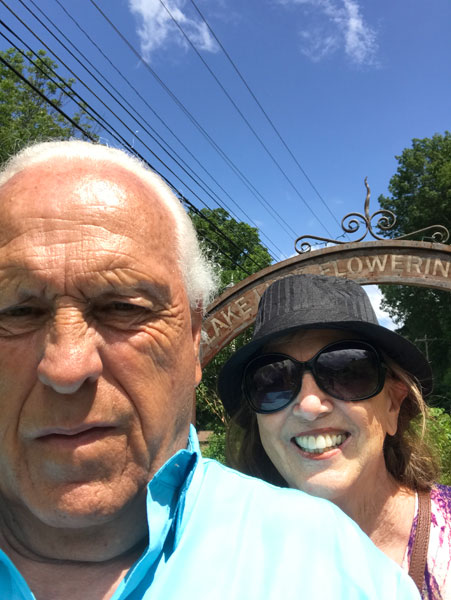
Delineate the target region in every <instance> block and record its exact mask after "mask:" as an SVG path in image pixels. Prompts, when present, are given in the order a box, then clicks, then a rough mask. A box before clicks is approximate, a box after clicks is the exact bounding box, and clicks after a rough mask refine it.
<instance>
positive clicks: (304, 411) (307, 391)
mask: <svg viewBox="0 0 451 600" xmlns="http://www.w3.org/2000/svg"><path fill="white" fill-rule="evenodd" d="M292 410H293V414H294V415H296V416H299V417H301V418H303V419H304V420H306V421H314V420H315V419H317V418H318V417H320V416H322V415H324V414H327V413H330V412H331V411H332V410H333V400H332V398H331V396H329V395H328V394H326V392H323V391H322V390H321V389H320V388H319V387H318V385H317V383H316V381H315V379H314V377H313V375H312V374H311V373H310V372H309V371H306V372H305V373H304V375H303V378H302V385H301V389H300V391H299V393H298V395H297V396H296V399H295V401H294V404H293V408H292Z"/></svg>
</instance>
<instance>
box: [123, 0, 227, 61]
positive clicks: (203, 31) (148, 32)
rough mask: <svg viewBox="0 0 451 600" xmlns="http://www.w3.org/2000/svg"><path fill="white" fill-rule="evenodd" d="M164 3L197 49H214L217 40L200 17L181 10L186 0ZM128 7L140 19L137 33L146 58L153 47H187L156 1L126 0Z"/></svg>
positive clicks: (208, 50) (162, 7) (167, 15)
mask: <svg viewBox="0 0 451 600" xmlns="http://www.w3.org/2000/svg"><path fill="white" fill-rule="evenodd" d="M164 4H165V6H166V7H167V8H168V10H169V12H170V13H171V15H172V16H173V17H174V19H175V20H176V21H177V22H178V23H179V25H180V26H181V27H182V28H183V30H184V31H185V33H186V35H187V36H188V38H189V40H190V41H191V42H192V44H194V46H195V47H196V48H197V49H198V50H204V51H207V52H216V51H217V49H218V48H217V45H216V42H215V41H214V39H213V37H212V36H211V35H210V33H209V31H208V28H207V26H206V24H205V23H204V22H203V21H201V20H200V19H194V18H190V17H188V16H187V15H186V14H185V12H184V11H183V8H184V6H185V4H186V0H165V2H164ZM128 6H129V9H130V11H131V12H132V14H134V15H135V16H136V17H137V18H138V21H139V25H138V28H137V32H138V36H139V40H140V44H141V52H142V54H143V56H144V58H145V59H146V60H149V59H150V56H151V54H152V52H154V51H155V50H157V49H159V48H162V47H165V46H169V45H171V44H176V45H178V46H181V47H182V48H187V47H188V43H187V41H186V39H185V37H184V36H183V34H182V32H181V31H180V30H179V28H178V27H177V25H176V24H175V23H174V21H173V19H172V18H171V15H170V14H169V13H168V11H167V10H166V9H165V7H164V6H163V4H162V3H161V2H160V1H159V0H128Z"/></svg>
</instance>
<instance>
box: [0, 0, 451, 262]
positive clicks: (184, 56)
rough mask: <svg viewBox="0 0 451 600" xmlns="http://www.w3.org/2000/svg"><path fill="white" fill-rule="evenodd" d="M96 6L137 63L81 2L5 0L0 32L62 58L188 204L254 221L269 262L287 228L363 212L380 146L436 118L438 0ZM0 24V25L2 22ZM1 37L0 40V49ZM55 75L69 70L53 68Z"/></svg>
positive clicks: (386, 167)
mask: <svg viewBox="0 0 451 600" xmlns="http://www.w3.org/2000/svg"><path fill="white" fill-rule="evenodd" d="M95 3H96V4H97V6H98V7H99V9H100V10H101V11H103V12H104V14H105V15H106V17H108V19H110V20H111V22H112V23H113V25H114V26H115V27H116V28H117V30H118V31H119V32H120V34H122V36H124V37H125V38H126V39H127V40H128V42H129V43H130V44H131V45H132V46H133V47H134V48H135V50H136V51H137V53H138V54H139V55H140V56H141V58H139V56H138V55H137V54H136V53H134V52H133V51H132V50H131V49H130V47H129V46H128V45H127V44H126V43H125V42H124V41H123V39H122V38H121V37H120V36H119V35H118V33H117V31H115V30H114V29H113V27H112V26H111V25H110V24H109V23H108V21H107V20H106V19H105V17H104V16H102V15H101V13H100V12H99V10H98V9H97V8H96V7H95V5H94V3H93V2H91V0H77V1H76V2H74V1H69V0H28V1H27V2H25V3H24V4H25V5H26V6H27V7H28V9H29V10H27V9H26V8H25V6H24V4H22V3H21V2H20V0H9V2H8V6H9V7H10V9H11V10H12V11H13V12H14V13H15V14H16V15H17V16H18V17H20V18H21V19H22V20H23V21H24V24H22V23H20V22H19V21H18V20H17V18H16V17H15V16H14V15H13V14H12V13H11V12H10V11H8V10H7V9H6V7H5V6H4V5H1V6H0V14H1V18H2V20H3V21H4V23H6V24H7V25H8V26H9V27H10V28H11V29H12V30H13V31H14V33H15V34H16V35H17V36H18V37H17V38H14V37H12V36H10V34H9V33H8V34H7V35H8V36H10V37H11V39H13V40H14V42H15V43H16V44H17V45H19V46H20V47H22V48H24V45H23V43H24V42H26V43H27V44H29V45H30V46H31V47H32V48H33V49H34V50H37V49H39V48H42V47H43V43H42V42H44V43H46V44H48V46H49V48H50V49H51V50H52V52H54V55H55V56H54V58H55V59H56V60H57V61H58V62H59V63H61V62H62V61H64V62H65V63H66V64H67V66H68V67H69V68H71V69H72V70H73V71H74V73H75V76H76V77H77V79H78V80H79V81H80V82H84V83H85V84H86V86H87V87H84V86H83V85H82V83H77V84H76V87H75V89H76V90H77V91H78V92H79V93H80V95H81V96H83V98H85V99H86V100H87V102H88V103H89V104H90V105H91V106H93V107H94V108H95V109H96V110H98V112H99V113H100V114H101V115H102V116H103V117H104V118H105V119H106V120H107V121H108V122H110V123H111V124H112V125H113V127H114V128H116V129H117V131H118V132H120V134H121V135H122V136H123V137H124V139H125V140H126V142H128V143H129V144H131V145H132V146H133V147H134V148H136V149H137V150H138V151H139V152H140V153H142V155H143V156H144V157H145V158H147V159H148V160H149V162H151V163H152V164H153V165H154V166H155V167H156V168H157V169H158V170H159V171H160V172H162V173H163V174H164V175H165V176H167V177H168V178H169V179H170V180H171V182H173V184H174V185H175V186H176V187H177V188H178V189H179V190H180V191H181V192H182V193H183V194H184V195H185V196H186V197H187V198H188V199H189V200H190V201H192V202H193V203H194V204H195V205H196V206H198V207H199V208H202V207H203V204H202V201H203V202H205V203H206V204H207V205H208V206H209V207H211V208H215V207H217V204H216V203H215V202H214V200H213V199H212V197H211V196H213V198H215V199H216V200H218V201H219V202H220V203H223V204H224V205H225V206H226V207H227V208H228V209H229V210H230V211H231V212H232V213H233V214H234V215H235V216H236V217H237V218H239V219H242V220H245V221H247V222H251V224H254V225H258V227H259V228H260V231H261V239H262V241H263V242H264V243H265V244H267V245H268V247H269V249H270V251H271V253H272V254H273V256H274V257H275V258H276V259H277V260H280V259H282V258H286V257H288V256H291V255H292V254H293V252H294V239H295V238H296V237H297V236H299V235H306V234H312V235H319V236H326V237H329V236H330V237H333V238H335V237H338V236H340V235H342V234H343V231H342V230H341V227H340V222H341V219H342V217H343V216H344V215H345V214H346V213H348V212H350V211H358V212H361V211H362V210H363V201H364V198H365V188H364V185H363V179H364V177H365V176H368V181H369V184H370V187H371V191H372V203H371V209H372V211H375V210H377V209H378V203H377V198H378V196H379V195H380V194H387V192H388V190H387V186H388V183H389V180H390V177H391V176H392V175H393V174H394V172H395V171H396V168H397V163H396V160H395V155H397V154H400V153H401V151H402V150H403V148H405V147H408V146H410V144H411V140H412V138H422V137H429V136H432V135H433V134H434V133H443V132H444V131H445V130H446V129H449V128H450V97H451V89H450V64H451V61H450V58H451V52H450V50H451V36H450V34H449V31H450V29H451V3H450V2H449V0H429V1H426V0H397V1H395V2H393V0H390V1H389V0H378V1H377V2H374V1H369V0H245V1H238V0H196V1H195V5H194V4H193V3H192V2H191V0H164V4H163V3H162V2H161V1H160V0H95ZM165 6H166V8H165ZM196 6H197V8H198V9H199V10H200V12H201V13H202V14H203V16H204V17H205V19H206V21H207V22H208V24H209V25H210V27H211V29H212V30H213V32H214V34H215V35H216V36H217V38H218V39H219V40H220V42H221V44H222V45H223V47H224V48H225V49H226V51H227V52H228V54H229V56H230V57H231V58H232V60H233V61H234V63H235V65H236V66H237V68H238V69H239V71H240V73H241V75H242V76H243V78H244V79H245V81H246V83H247V85H248V86H249V87H250V88H251V90H252V92H253V94H254V95H255V96H256V98H257V99H258V101H259V103H260V104H261V106H262V107H263V109H264V111H265V112H266V114H267V115H268V116H269V118H270V119H271V122H272V123H273V125H274V127H275V128H276V129H277V132H278V134H279V135H280V136H281V138H282V139H283V142H284V144H286V146H287V147H288V148H289V151H290V152H288V151H287V148H286V147H285V145H284V144H283V143H282V142H281V140H280V138H279V137H278V135H277V134H276V133H275V131H274V129H273V127H272V126H271V125H270V124H269V122H268V120H267V119H266V118H265V116H264V115H263V114H262V112H261V110H260V108H259V107H258V106H257V104H256V103H255V101H254V99H253V98H252V97H251V95H250V94H249V91H248V90H247V89H246V87H245V86H244V84H243V82H242V80H241V79H240V78H239V76H238V75H237V73H236V71H235V70H234V69H233V67H232V65H231V64H230V62H229V61H228V60H227V58H226V56H225V55H224V53H223V52H222V50H221V48H220V47H219V45H218V43H217V42H216V40H215V39H214V37H213V35H212V33H211V32H210V31H209V29H208V27H207V26H206V24H205V22H204V21H203V20H202V19H201V17H200V15H199V12H198V11H196V8H195V7H196ZM64 9H65V10H64ZM166 9H168V10H169V11H170V12H171V14H172V16H173V17H174V19H175V20H176V21H177V22H178V23H179V25H180V26H181V27H182V29H183V31H184V32H185V35H186V37H184V35H183V34H182V32H181V31H180V29H179V28H178V27H177V26H176V24H175V23H174V21H173V19H172V18H171V16H170V15H169V14H168V11H167V10H166ZM39 11H42V12H39ZM34 15H36V16H38V17H39V18H40V19H41V20H42V21H43V23H45V24H46V25H47V26H48V27H49V29H50V31H51V32H53V33H54V34H55V35H56V36H57V37H58V38H60V39H61V41H63V43H64V44H65V45H66V46H68V47H70V46H69V43H68V42H67V41H65V40H64V38H63V37H62V34H64V35H65V36H67V38H68V39H69V40H70V41H71V42H72V43H73V44H74V47H72V48H71V49H72V52H73V53H74V54H75V55H76V56H77V57H78V58H79V60H80V63H81V64H80V63H78V62H77V61H76V59H75V58H74V57H72V56H70V55H69V54H68V52H67V51H66V50H65V49H64V47H63V46H61V45H60V44H59V43H58V41H57V40H56V39H55V38H54V37H52V35H51V33H49V32H48V31H46V30H45V28H44V27H43V26H42V25H41V24H40V23H39V22H38V21H37V20H36V19H35V17H34ZM46 17H47V19H49V20H47V19H46ZM26 25H28V26H29V27H30V29H31V31H32V33H31V32H30V31H28V30H27V29H26ZM56 28H58V29H60V32H58V31H57V29H56ZM0 31H2V32H3V33H5V34H6V29H5V28H4V27H3V26H2V25H0ZM35 35H37V36H39V37H40V38H41V41H39V40H38V39H37V38H36V37H35ZM87 36H89V37H90V38H91V40H89V39H88V37H87ZM187 39H188V40H189V42H191V44H192V45H193V46H194V47H195V48H196V50H197V53H198V54H197V53H196V52H195V51H194V50H193V47H192V46H191V45H190V43H189V42H188V41H187ZM93 42H94V43H95V44H97V46H98V48H100V49H101V50H102V51H103V53H104V54H105V55H106V57H107V58H105V57H104V56H103V55H102V53H101V52H100V51H99V49H98V48H96V47H95V45H94V43H93ZM9 45H10V44H9V43H8V42H7V41H6V40H5V39H3V38H0V46H1V47H2V48H6V47H8V46H9ZM78 52H82V53H83V55H84V58H83V57H82V56H80V55H79V54H78ZM86 58H87V59H89V61H90V62H91V63H92V65H93V66H94V67H95V68H97V69H98V70H99V72H100V74H101V75H103V76H104V77H105V78H106V81H105V82H104V85H105V86H109V85H110V84H111V85H112V86H114V89H111V96H109V95H108V94H107V92H106V91H105V90H104V89H103V88H102V87H101V86H100V85H99V84H98V83H97V82H96V81H95V80H94V79H93V78H92V76H91V75H90V73H89V71H92V68H91V67H90V66H89V65H88V64H87V62H86ZM107 59H109V61H111V62H108V60H107ZM201 59H203V61H205V62H206V63H207V64H208V66H209V67H210V69H211V70H212V71H213V72H214V74H215V76H216V78H217V80H218V81H219V82H220V84H221V85H222V86H223V87H224V88H225V90H226V91H227V93H228V94H229V96H230V97H231V98H232V99H233V102H234V103H235V104H236V106H237V107H238V108H239V110H240V111H241V113H242V116H240V115H239V113H238V112H237V110H236V108H235V107H234V106H233V105H232V103H231V102H230V99H229V98H227V97H226V95H225V94H224V91H223V90H222V89H221V87H220V86H219V85H218V82H217V81H215V79H214V78H213V77H212V76H211V74H210V73H209V72H208V70H207V68H206V67H205V64H204V63H203V62H202V60H201ZM145 62H146V63H147V66H146V65H145ZM82 65H85V66H86V67H87V68H88V70H85V69H84V68H83V66H82ZM148 67H150V68H151V69H153V71H154V73H155V74H156V75H157V77H158V78H160V81H161V82H163V84H164V86H166V89H168V90H169V92H170V93H169V94H168V92H167V91H166V90H165V89H164V88H163V87H162V86H161V84H160V83H158V81H157V79H156V78H155V77H154V76H153V75H152V74H151V73H150V71H149V68H148ZM59 72H60V73H61V74H62V75H67V73H68V72H67V70H66V69H65V68H64V67H61V68H60V71H59ZM97 77H100V76H97ZM127 82H129V83H130V84H131V86H133V87H134V88H135V89H134V90H133V89H132V88H131V87H129V85H128V83H127ZM88 88H89V89H88ZM93 92H94V93H95V94H97V96H98V97H99V98H100V99H102V100H103V101H104V102H105V104H106V105H107V106H108V107H109V108H111V109H112V111H113V113H114V114H112V113H111V112H109V111H108V109H107V108H106V107H105V106H103V105H102V104H101V103H100V102H99V100H97V99H96V98H95V97H94V96H93ZM118 92H119V93H120V94H121V95H123V97H124V98H125V101H126V102H128V103H130V107H131V109H130V110H131V111H133V110H136V111H137V112H136V113H133V112H132V114H135V118H136V120H134V119H132V118H131V117H130V116H129V115H128V114H126V112H124V110H123V108H121V107H120V106H119V105H118V104H117V103H116V102H115V100H114V98H117V99H119V96H118ZM137 94H139V96H140V97H139V96H138V95H137ZM174 97H176V98H177V99H178V102H179V104H177V103H176V102H174V100H173V98H174ZM120 101H121V102H122V103H123V100H120ZM180 104H182V105H183V106H184V107H185V109H186V111H187V112H189V114H190V117H187V115H186V113H185V112H183V111H182V110H181V109H180ZM67 108H68V110H70V107H69V106H68V107H67ZM243 117H244V119H246V120H247V121H248V123H249V125H250V127H249V125H247V124H246V123H245V121H244V119H243ZM119 119H120V120H122V121H123V123H124V124H122V123H121V122H120V121H119ZM193 120H194V121H195V123H196V124H194V123H193ZM149 126H151V127H153V128H154V130H155V131H156V132H157V133H158V135H159V136H161V138H162V140H163V141H162V143H163V144H164V143H169V144H170V145H171V150H170V153H171V155H173V150H175V151H176V152H177V154H178V155H179V157H180V158H181V159H183V161H185V162H186V165H187V166H186V168H187V169H188V170H190V169H192V170H193V172H194V173H193V177H194V178H195V179H198V177H201V178H202V179H203V180H204V181H205V182H206V183H207V184H208V186H209V188H210V189H211V190H212V191H211V192H210V193H208V192H206V191H205V186H204V184H202V185H201V187H199V186H198V185H197V184H196V183H194V182H193V181H192V180H191V179H190V178H189V177H188V176H187V175H186V174H185V173H184V172H183V171H182V170H181V169H180V167H179V166H177V165H176V164H175V162H174V160H173V158H171V157H170V156H168V155H167V154H165V153H164V152H163V151H162V150H161V148H160V147H159V146H158V145H157V144H156V143H155V142H154V141H153V140H152V139H151V138H150V137H149V135H148V130H149ZM199 126H200V127H201V128H202V129H203V130H204V131H205V133H206V135H207V137H208V139H210V140H211V143H210V142H209V141H208V140H207V137H206V136H205V135H203V134H201V133H200V131H199ZM168 128H170V130H171V131H172V132H173V133H170V132H169V130H168ZM251 128H252V129H253V130H254V132H255V133H256V134H257V135H258V137H259V138H260V140H261V141H259V140H258V139H257V137H256V136H255V135H254V133H253V132H252V131H251ZM146 130H147V131H146ZM99 134H100V137H101V139H102V141H105V142H108V143H110V144H113V145H118V144H117V142H116V141H115V140H114V139H113V137H112V136H111V135H110V134H109V133H107V132H104V131H99ZM173 134H175V136H176V137H174V135H173ZM176 138H177V139H176ZM263 145H264V146H265V147H266V148H267V151H266V150H265V149H264V148H263ZM217 148H219V149H220V151H219V152H218V151H217ZM150 150H153V151H154V152H155V153H156V154H157V156H158V157H160V158H161V159H162V160H163V161H164V163H166V165H167V166H168V167H169V168H170V169H171V170H172V171H173V172H174V173H175V174H172V173H170V171H169V170H168V169H167V167H165V166H163V165H162V164H161V163H160V162H159V161H158V159H156V158H155V157H153V156H152V155H151V152H150ZM268 152H269V153H270V154H271V155H272V158H271V157H270V156H269V154H268ZM221 153H222V155H221ZM290 153H291V154H290ZM224 155H225V156H226V157H227V159H228V160H229V161H231V162H232V163H233V165H234V167H230V163H229V164H228V163H227V162H226V161H225V160H224V158H223V157H224ZM292 155H293V156H294V157H295V159H296V161H297V163H298V164H296V162H295V161H294V160H293V157H292ZM177 160H180V159H179V158H178V159H177ZM275 163H278V165H279V167H278V166H277V165H276V164H275ZM299 165H300V167H301V168H299ZM236 168H238V169H239V170H240V172H241V174H242V175H241V177H240V176H238V175H237V174H236ZM282 171H283V172H282ZM306 175H307V177H308V179H307V177H306ZM177 176H178V177H179V178H180V179H177ZM242 177H244V178H245V179H246V181H247V182H248V184H247V185H245V184H244V183H243V181H242ZM202 188H203V189H202ZM251 190H253V191H251ZM268 207H270V208H268Z"/></svg>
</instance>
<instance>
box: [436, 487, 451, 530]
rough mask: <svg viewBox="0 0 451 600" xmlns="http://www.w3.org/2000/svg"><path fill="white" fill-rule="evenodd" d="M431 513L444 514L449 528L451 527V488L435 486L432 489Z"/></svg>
mask: <svg viewBox="0 0 451 600" xmlns="http://www.w3.org/2000/svg"><path fill="white" fill-rule="evenodd" d="M431 511H432V514H433V515H434V514H442V515H443V516H444V517H448V518H447V519H446V523H447V525H448V526H451V521H450V519H449V516H451V487H450V486H448V485H442V484H439V483H437V484H435V485H434V486H433V487H432V489H431Z"/></svg>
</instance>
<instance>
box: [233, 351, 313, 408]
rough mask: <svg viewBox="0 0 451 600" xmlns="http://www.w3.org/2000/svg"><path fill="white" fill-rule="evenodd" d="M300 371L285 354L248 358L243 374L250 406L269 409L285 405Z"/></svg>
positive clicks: (294, 389) (299, 376)
mask: <svg viewBox="0 0 451 600" xmlns="http://www.w3.org/2000/svg"><path fill="white" fill-rule="evenodd" d="M300 371H301V369H300V368H299V366H298V365H296V363H294V362H293V361H292V360H290V358H288V357H286V358H284V357H280V358H276V357H274V356H272V355H270V354H267V355H263V356H260V357H258V358H257V359H255V360H254V361H252V362H251V363H250V364H249V366H248V368H247V369H246V372H245V375H244V390H245V393H246V395H247V398H248V400H249V402H250V404H251V406H252V408H253V409H254V410H256V411H257V412H273V411H276V410H280V409H282V408H284V407H285V406H287V404H289V403H290V402H291V401H292V399H293V398H294V397H295V395H296V393H297V389H298V388H299V385H300V379H301V372H300Z"/></svg>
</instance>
